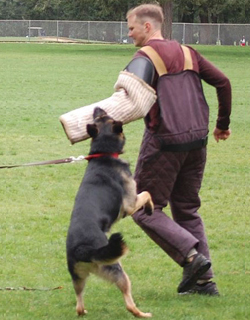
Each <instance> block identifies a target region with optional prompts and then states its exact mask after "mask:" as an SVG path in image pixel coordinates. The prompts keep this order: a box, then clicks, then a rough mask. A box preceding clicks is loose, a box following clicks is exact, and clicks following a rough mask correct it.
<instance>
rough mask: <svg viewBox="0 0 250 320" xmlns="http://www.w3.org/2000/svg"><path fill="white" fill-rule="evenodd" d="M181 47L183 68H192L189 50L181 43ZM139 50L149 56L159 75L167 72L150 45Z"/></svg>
mask: <svg viewBox="0 0 250 320" xmlns="http://www.w3.org/2000/svg"><path fill="white" fill-rule="evenodd" d="M181 49H182V51H183V54H184V66H183V70H192V69H193V60H192V57H191V52H190V50H189V48H188V47H186V46H183V45H181ZM140 51H143V52H145V53H146V54H147V55H148V56H149V58H150V60H151V61H152V62H153V64H154V66H155V69H156V71H157V73H158V74H159V77H160V76H162V75H164V74H167V73H168V71H167V68H166V66H165V64H164V62H163V60H162V58H161V57H160V55H159V54H158V53H157V52H156V51H155V49H153V48H152V47H151V46H145V47H142V48H140Z"/></svg>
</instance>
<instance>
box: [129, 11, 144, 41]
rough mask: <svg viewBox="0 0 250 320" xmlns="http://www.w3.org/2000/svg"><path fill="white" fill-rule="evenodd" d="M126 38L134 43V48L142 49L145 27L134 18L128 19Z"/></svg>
mask: <svg viewBox="0 0 250 320" xmlns="http://www.w3.org/2000/svg"><path fill="white" fill-rule="evenodd" d="M128 29H129V32H128V36H129V37H131V38H132V39H133V41H134V45H135V46H136V47H142V46H143V45H144V44H145V43H146V40H147V32H146V26H145V24H144V23H141V22H140V21H139V20H137V19H136V16H134V15H133V16H130V17H128Z"/></svg>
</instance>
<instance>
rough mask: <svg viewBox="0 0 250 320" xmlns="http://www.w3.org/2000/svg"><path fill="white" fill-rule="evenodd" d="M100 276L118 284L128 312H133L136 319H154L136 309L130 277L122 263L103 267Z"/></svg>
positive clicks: (150, 315)
mask: <svg viewBox="0 0 250 320" xmlns="http://www.w3.org/2000/svg"><path fill="white" fill-rule="evenodd" d="M99 275H100V276H101V277H102V278H104V279H106V280H108V281H110V282H111V283H114V284H116V286H117V287H118V288H119V289H120V290H121V292H122V294H123V298H124V301H125V304H126V308H127V310H128V311H129V312H131V313H132V314H133V315H134V316H135V317H138V318H150V317H152V314H151V313H144V312H142V311H140V310H139V309H138V308H137V307H136V305H135V303H134V300H133V297H132V293H131V282H130V280H129V277H128V275H127V274H126V273H125V272H124V270H123V269H122V266H121V265H120V263H116V264H113V265H109V266H102V267H101V268H100V271H99Z"/></svg>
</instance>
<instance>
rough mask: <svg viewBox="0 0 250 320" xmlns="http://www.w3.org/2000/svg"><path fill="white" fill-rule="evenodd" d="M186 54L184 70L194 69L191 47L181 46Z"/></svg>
mask: <svg viewBox="0 0 250 320" xmlns="http://www.w3.org/2000/svg"><path fill="white" fill-rule="evenodd" d="M181 48H182V51H183V54H184V67H183V70H192V69H193V60H192V57H191V52H190V49H189V48H188V47H186V46H181Z"/></svg>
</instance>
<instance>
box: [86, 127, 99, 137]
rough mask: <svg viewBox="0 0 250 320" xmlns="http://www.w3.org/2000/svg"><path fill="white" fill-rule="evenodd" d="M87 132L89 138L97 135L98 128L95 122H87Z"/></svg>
mask: <svg viewBox="0 0 250 320" xmlns="http://www.w3.org/2000/svg"><path fill="white" fill-rule="evenodd" d="M87 132H88V134H89V135H90V137H91V138H95V137H97V135H98V129H97V126H96V124H87Z"/></svg>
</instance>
